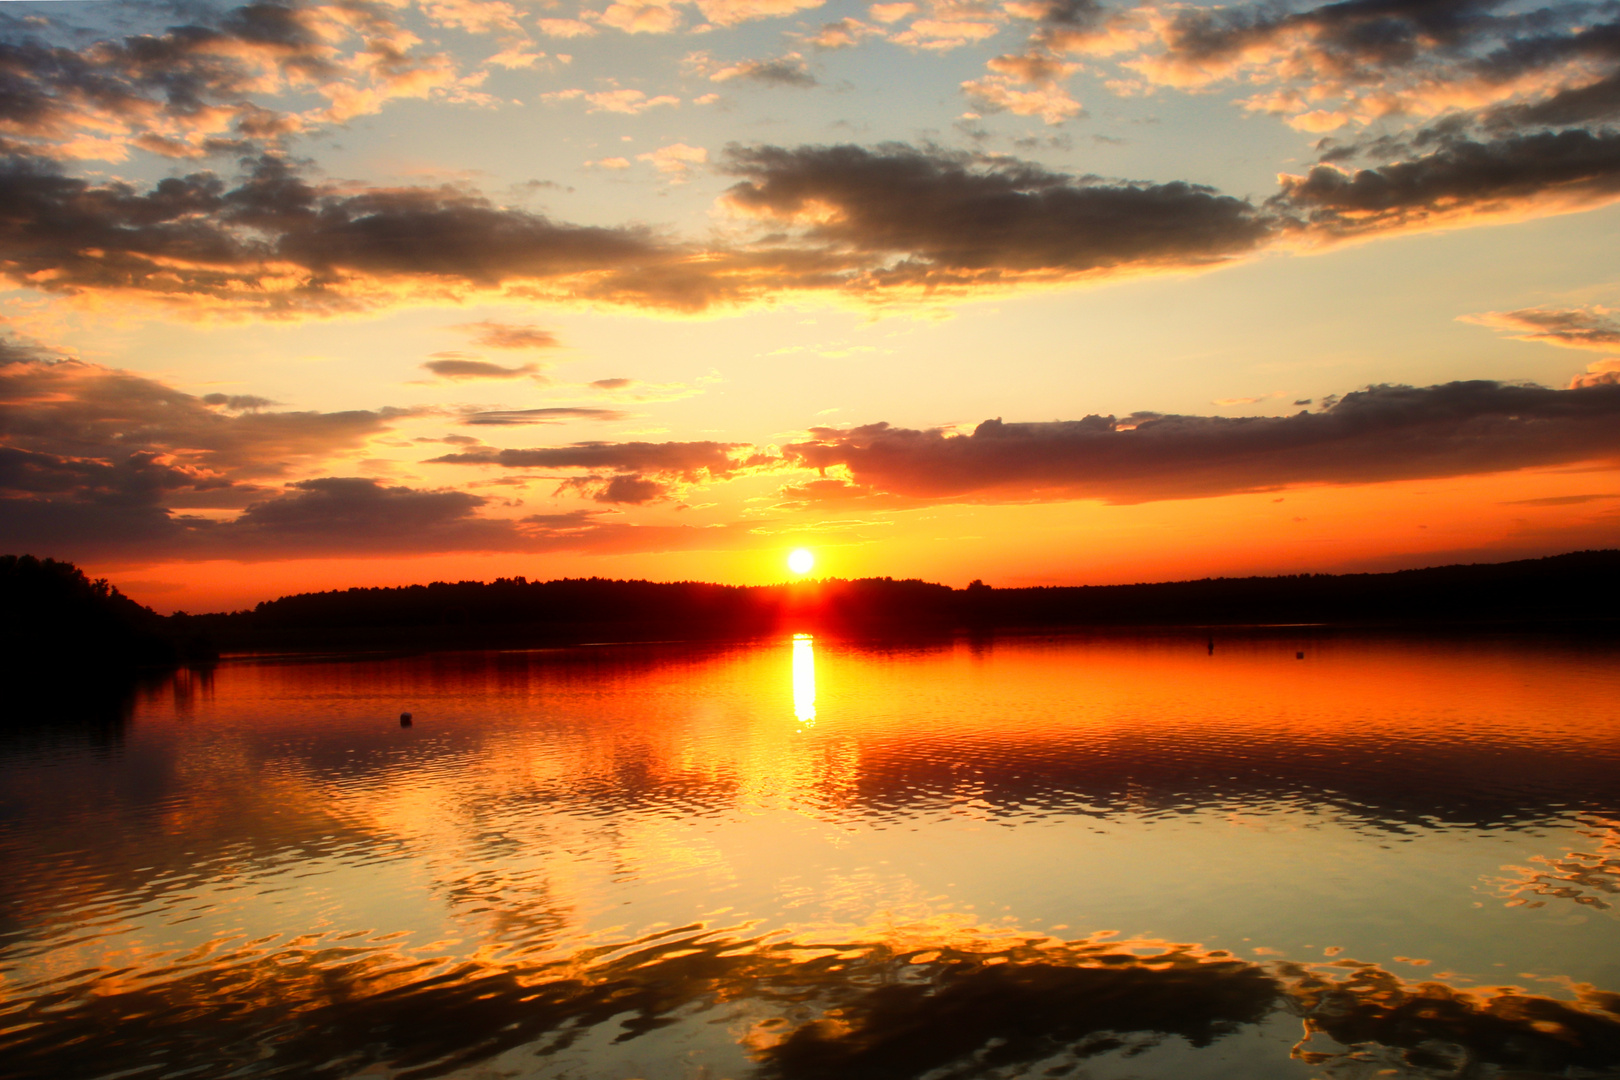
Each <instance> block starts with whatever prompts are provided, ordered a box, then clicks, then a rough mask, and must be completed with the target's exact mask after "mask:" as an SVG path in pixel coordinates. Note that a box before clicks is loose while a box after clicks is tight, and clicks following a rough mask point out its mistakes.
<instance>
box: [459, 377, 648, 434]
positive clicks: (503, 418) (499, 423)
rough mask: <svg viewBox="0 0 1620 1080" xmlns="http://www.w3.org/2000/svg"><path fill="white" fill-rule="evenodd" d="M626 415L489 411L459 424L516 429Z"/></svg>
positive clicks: (575, 410) (581, 411) (572, 410)
mask: <svg viewBox="0 0 1620 1080" xmlns="http://www.w3.org/2000/svg"><path fill="white" fill-rule="evenodd" d="M491 366H493V365H491ZM628 415H629V413H624V412H620V411H619V410H617V409H582V408H573V407H564V406H556V407H552V408H545V409H490V410H487V411H484V412H474V413H468V414H467V415H466V416H464V417H462V420H461V422H462V423H463V424H480V425H489V426H493V427H517V426H520V425H524V424H564V423H567V422H568V421H570V420H623V419H624V418H625V417H627V416H628Z"/></svg>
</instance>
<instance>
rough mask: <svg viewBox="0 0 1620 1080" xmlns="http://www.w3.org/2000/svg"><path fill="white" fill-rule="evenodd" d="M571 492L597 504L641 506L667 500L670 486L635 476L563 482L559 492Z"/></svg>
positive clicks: (576, 479)
mask: <svg viewBox="0 0 1620 1080" xmlns="http://www.w3.org/2000/svg"><path fill="white" fill-rule="evenodd" d="M564 490H572V491H576V492H578V493H579V494H581V495H584V496H586V497H588V498H590V499H593V500H595V501H596V502H599V503H612V504H614V505H619V506H642V505H645V504H647V503H651V502H660V501H662V500H664V499H667V498H669V497H670V494H671V489H670V485H668V484H665V483H662V482H660V481H657V480H649V479H647V478H646V477H644V476H641V475H639V474H637V473H625V474H620V475H618V476H609V477H599V476H575V477H571V478H569V479H567V480H564V481H563V483H562V486H561V487H560V488H558V491H564Z"/></svg>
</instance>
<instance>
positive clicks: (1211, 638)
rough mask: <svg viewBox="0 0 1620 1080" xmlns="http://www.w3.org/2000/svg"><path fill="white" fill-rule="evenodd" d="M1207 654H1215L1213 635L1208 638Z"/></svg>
mask: <svg viewBox="0 0 1620 1080" xmlns="http://www.w3.org/2000/svg"><path fill="white" fill-rule="evenodd" d="M1209 655H1211V656H1214V655H1215V638H1214V637H1213V636H1211V637H1210V639H1209Z"/></svg>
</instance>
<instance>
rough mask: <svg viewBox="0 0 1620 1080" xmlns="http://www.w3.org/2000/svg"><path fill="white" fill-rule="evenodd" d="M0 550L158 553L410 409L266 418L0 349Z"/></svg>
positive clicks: (259, 402) (246, 398) (125, 375)
mask: <svg viewBox="0 0 1620 1080" xmlns="http://www.w3.org/2000/svg"><path fill="white" fill-rule="evenodd" d="M0 357H3V360H0V547H7V548H9V549H11V550H26V549H34V550H48V551H59V552H66V551H69V550H72V551H82V550H90V549H92V548H93V549H94V550H98V551H99V550H111V549H114V548H120V547H121V546H122V547H127V548H134V547H139V546H142V545H148V546H150V547H151V549H152V550H154V551H156V550H162V549H164V547H165V545H170V544H173V543H179V542H180V541H181V539H182V538H183V537H185V536H188V535H191V534H193V533H195V532H196V531H197V530H200V529H206V528H209V527H211V526H212V522H211V521H210V520H208V519H202V518H195V517H188V516H186V515H185V514H184V513H182V512H180V511H182V510H186V509H199V508H205V509H215V510H218V509H229V508H239V507H242V506H244V505H245V504H248V503H249V502H251V501H253V500H254V499H256V498H258V497H259V496H260V495H261V494H262V493H263V491H264V488H263V486H262V485H263V482H264V481H267V480H271V479H277V478H280V477H283V476H285V475H287V474H288V473H291V472H294V471H295V470H300V469H306V468H310V467H315V466H318V465H320V464H322V463H324V462H325V461H327V460H329V459H331V458H332V457H334V456H335V455H338V454H341V453H345V452H348V451H352V450H357V449H360V448H362V447H363V446H364V445H365V444H366V443H367V442H368V440H370V439H372V438H373V437H375V436H378V435H381V434H384V433H386V432H387V431H388V430H389V429H390V428H391V427H392V422H393V421H394V420H395V419H396V418H398V417H401V416H404V415H409V413H408V411H407V410H396V409H380V410H375V411H370V410H352V411H346V412H336V413H321V412H301V411H300V412H295V411H269V407H270V406H271V405H273V404H274V403H273V402H270V401H268V400H267V399H265V398H261V397H257V396H255V395H250V394H238V395H228V394H209V395H206V396H204V397H200V398H199V397H196V396H193V395H191V394H186V393H183V392H181V391H178V390H176V389H174V388H173V387H169V386H166V385H164V384H162V383H160V382H158V381H156V380H153V379H149V378H145V377H143V376H139V375H134V374H131V373H129V372H125V371H118V370H115V369H111V368H106V367H102V366H100V365H97V364H87V363H83V362H80V361H75V360H57V361H51V360H44V359H38V358H34V357H30V356H28V355H27V354H26V352H25V351H22V350H18V349H16V348H15V347H7V348H4V349H0Z"/></svg>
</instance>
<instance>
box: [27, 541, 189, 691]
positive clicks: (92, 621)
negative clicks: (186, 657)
mask: <svg viewBox="0 0 1620 1080" xmlns="http://www.w3.org/2000/svg"><path fill="white" fill-rule="evenodd" d="M168 629H169V628H168V621H167V620H166V619H164V618H163V616H161V615H159V614H157V613H156V612H154V611H153V610H152V609H150V608H147V607H143V606H142V605H140V604H137V603H136V602H135V601H133V600H131V599H130V598H129V597H127V596H125V595H124V594H123V593H121V592H119V591H118V590H117V589H116V588H114V587H113V586H112V585H111V584H109V583H108V582H107V581H106V579H104V578H103V579H98V580H96V581H91V580H90V579H89V578H87V577H85V576H84V572H83V571H82V570H80V569H79V568H78V567H76V566H74V565H73V564H72V563H69V562H57V561H56V560H55V559H37V558H35V557H34V556H32V555H0V670H4V671H6V672H7V673H8V674H10V675H17V674H23V675H35V674H41V673H52V674H57V675H63V676H71V681H70V684H71V685H74V686H78V687H81V688H82V687H86V686H95V687H98V688H99V687H103V686H105V685H106V684H108V683H109V682H116V681H117V680H119V679H121V678H122V677H124V676H125V675H126V674H128V673H129V672H133V671H139V670H142V669H151V668H161V667H165V666H172V665H173V664H174V663H175V662H176V661H177V660H178V659H179V657H180V650H179V649H178V648H177V646H176V644H175V643H174V642H173V641H172V640H171V639H170V637H169V635H168Z"/></svg>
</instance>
